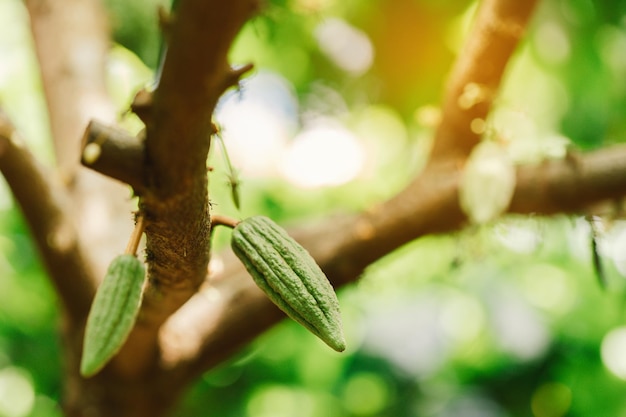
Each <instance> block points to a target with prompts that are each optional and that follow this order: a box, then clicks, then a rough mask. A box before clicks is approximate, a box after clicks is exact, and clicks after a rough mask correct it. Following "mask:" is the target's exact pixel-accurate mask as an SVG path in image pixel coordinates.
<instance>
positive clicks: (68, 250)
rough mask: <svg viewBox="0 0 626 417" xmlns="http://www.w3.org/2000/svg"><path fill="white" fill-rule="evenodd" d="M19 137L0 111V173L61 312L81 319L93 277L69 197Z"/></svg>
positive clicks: (84, 312)
mask: <svg viewBox="0 0 626 417" xmlns="http://www.w3.org/2000/svg"><path fill="white" fill-rule="evenodd" d="M17 136H18V135H17V133H16V131H15V129H14V127H13V125H12V124H11V122H10V121H9V120H8V118H7V117H6V115H5V114H4V113H3V112H2V111H0V171H2V174H3V175H4V178H5V179H6V181H7V183H8V184H9V187H11V191H12V192H13V195H14V196H15V199H16V201H17V202H18V204H19V205H20V207H21V209H22V213H23V214H24V217H25V218H26V222H27V223H28V226H29V227H30V229H31V232H32V236H33V238H34V239H35V243H36V245H37V248H38V249H39V252H40V254H41V257H42V258H43V262H44V265H45V266H46V269H47V270H48V273H49V275H50V277H51V279H52V282H53V284H54V286H55V287H56V290H57V293H58V295H59V297H60V299H61V303H62V305H63V307H64V311H65V312H66V313H67V316H68V318H69V319H70V321H71V322H72V323H80V322H81V320H82V319H83V318H84V317H85V316H86V315H87V313H88V312H89V307H90V304H91V299H92V298H93V295H94V293H95V287H94V283H95V282H96V280H95V273H94V271H93V270H91V269H89V267H88V265H90V264H89V262H86V259H85V256H84V246H83V245H82V244H81V243H80V241H79V236H78V233H77V230H76V225H75V224H74V223H73V222H72V221H71V219H72V213H73V209H72V206H71V204H70V201H71V200H70V199H69V196H68V195H67V192H66V190H65V189H64V188H63V187H62V186H61V184H59V183H57V182H55V179H56V177H55V175H54V174H52V173H50V172H48V171H47V170H45V169H44V167H43V166H41V165H40V164H38V163H37V161H35V159H34V158H33V156H32V155H31V153H30V152H28V150H27V149H26V148H25V146H24V144H23V143H22V142H21V140H20V139H19V138H18V137H17Z"/></svg>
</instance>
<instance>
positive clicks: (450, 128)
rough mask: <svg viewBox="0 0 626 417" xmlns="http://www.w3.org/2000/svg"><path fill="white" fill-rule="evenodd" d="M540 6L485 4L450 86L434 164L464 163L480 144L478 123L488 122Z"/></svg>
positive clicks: (503, 0)
mask: <svg viewBox="0 0 626 417" xmlns="http://www.w3.org/2000/svg"><path fill="white" fill-rule="evenodd" d="M536 3H537V1H536V0H529V1H518V0H483V1H482V2H481V3H480V6H479V9H478V13H477V16H476V21H475V23H474V25H473V28H472V31H471V33H470V34H469V37H468V40H467V43H466V44H465V46H464V47H463V49H462V50H461V53H460V55H459V57H458V58H457V60H456V62H455V65H454V67H453V69H452V72H451V74H450V78H449V80H448V83H447V87H446V93H445V97H444V103H443V115H442V120H441V124H440V125H439V128H438V129H437V131H436V133H435V142H434V147H433V150H432V154H431V158H432V159H431V160H432V161H433V162H434V161H435V160H439V159H440V158H441V157H445V159H446V160H449V161H453V160H457V161H458V160H463V159H465V157H466V156H467V155H468V154H469V152H470V151H471V149H472V148H473V147H474V145H476V144H477V143H478V141H479V140H480V137H481V134H482V132H481V131H480V130H477V129H476V128H475V127H474V128H472V122H473V121H474V120H482V121H485V119H486V117H487V114H488V113H489V111H490V109H491V104H492V102H493V100H494V98H495V96H496V93H497V91H498V88H499V86H500V82H501V80H502V76H503V74H504V70H505V68H506V65H507V63H508V62H509V59H510V57H511V55H512V54H513V52H514V51H515V49H516V47H517V45H518V42H519V40H520V39H521V38H522V36H523V34H524V30H525V27H526V25H527V23H528V21H529V19H530V16H531V14H532V11H533V10H534V8H535V5H536Z"/></svg>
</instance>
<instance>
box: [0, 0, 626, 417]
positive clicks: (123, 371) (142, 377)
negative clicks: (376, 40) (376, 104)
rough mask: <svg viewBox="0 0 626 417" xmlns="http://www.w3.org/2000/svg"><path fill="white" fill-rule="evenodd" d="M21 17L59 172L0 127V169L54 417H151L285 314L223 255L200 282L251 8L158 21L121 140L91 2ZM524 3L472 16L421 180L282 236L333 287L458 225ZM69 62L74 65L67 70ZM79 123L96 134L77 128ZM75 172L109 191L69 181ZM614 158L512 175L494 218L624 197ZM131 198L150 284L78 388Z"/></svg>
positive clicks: (620, 159)
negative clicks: (31, 258)
mask: <svg viewBox="0 0 626 417" xmlns="http://www.w3.org/2000/svg"><path fill="white" fill-rule="evenodd" d="M26 4H27V6H28V10H29V12H30V17H31V24H32V30H33V35H34V39H35V45H36V49H37V53H38V58H39V62H40V66H41V74H42V81H43V85H44V90H45V94H46V99H47V102H48V107H49V115H50V120H51V130H52V133H53V139H54V141H55V151H56V157H57V172H56V173H50V172H46V171H45V170H44V169H43V168H42V167H41V166H39V165H38V164H37V162H36V161H35V160H34V158H33V157H32V156H31V155H30V153H29V152H28V150H27V149H25V148H24V146H22V145H20V143H19V141H18V140H17V134H16V132H15V130H14V128H13V126H12V125H11V123H10V122H9V121H8V120H7V119H6V117H4V116H3V115H2V114H0V171H1V172H2V174H3V175H4V177H5V178H6V180H7V182H8V183H9V185H10V187H11V189H12V190H13V193H14V195H15V198H16V200H17V201H18V203H19V204H20V207H21V208H22V211H23V213H24V216H25V218H26V220H27V222H28V224H29V226H30V227H31V230H32V232H33V236H34V240H35V242H36V244H37V246H38V248H39V250H40V252H41V255H42V259H43V261H44V264H45V265H46V268H47V270H48V273H49V275H50V279H51V280H52V282H53V283H54V285H55V287H56V289H57V292H58V295H59V298H60V299H61V304H62V306H63V309H64V313H65V314H64V316H65V318H66V320H65V321H64V323H63V346H64V349H65V373H66V380H65V386H66V390H65V400H64V407H65V412H66V414H67V415H68V416H76V417H78V416H81V417H82V416H118V417H144V416H146V417H147V416H150V417H159V416H164V415H166V413H167V412H168V411H169V410H171V409H172V407H173V406H174V404H175V402H176V400H177V399H178V397H179V396H180V394H181V392H182V391H183V390H184V389H185V387H186V386H187V385H188V384H189V383H191V382H192V381H193V380H194V378H196V377H197V376H199V375H200V374H202V373H204V372H206V371H207V370H209V369H211V368H212V367H214V366H216V365H218V364H219V363H221V362H222V361H224V360H226V359H227V358H229V357H230V356H231V355H232V354H233V353H235V352H236V351H237V350H238V349H240V348H241V347H242V346H244V345H245V344H246V343H248V342H250V341H251V340H252V339H253V338H254V337H256V336H257V335H259V334H260V333H262V332H263V331H265V330H267V329H268V328H269V327H270V326H272V325H273V324H274V323H276V322H278V321H279V320H280V319H281V318H282V317H283V315H282V313H280V312H279V310H278V309H277V308H276V307H275V306H273V305H272V304H271V303H270V302H269V301H268V300H267V298H266V297H265V296H264V295H263V294H262V293H261V291H260V290H259V289H257V288H256V286H254V284H253V282H252V280H251V279H249V277H248V276H247V274H246V272H245V270H244V269H243V267H242V266H241V265H240V263H239V262H238V261H236V260H235V259H234V257H233V256H232V254H228V253H227V254H224V255H223V256H224V259H225V262H226V268H225V270H224V271H223V272H222V273H221V274H219V275H216V276H212V277H211V283H210V285H208V284H207V275H208V271H207V265H208V260H209V254H210V240H209V235H210V227H211V218H210V212H209V204H208V201H209V200H208V198H209V196H208V191H207V173H206V166H205V163H206V156H207V152H208V150H209V144H210V136H211V134H212V133H213V126H212V123H211V115H212V113H213V109H214V106H215V104H216V102H217V100H218V98H219V97H220V95H221V94H222V93H223V92H224V91H225V90H226V89H227V88H229V87H231V86H233V85H235V84H237V82H238V80H239V78H240V77H241V75H242V74H243V73H244V72H245V70H247V69H249V67H244V68H242V69H239V70H233V69H232V68H231V66H230V65H229V63H228V62H227V52H228V50H229V47H230V45H231V43H232V42H233V39H234V37H235V36H236V34H237V32H238V31H239V30H240V28H241V27H242V25H243V24H244V22H245V21H246V20H247V19H249V18H250V17H251V16H253V15H254V13H255V12H256V11H257V9H258V7H259V5H258V4H257V2H256V1H255V0H233V1H220V0H181V1H180V6H179V8H178V10H177V12H176V14H175V15H173V16H171V17H170V19H169V21H168V22H167V24H166V25H165V26H166V27H167V28H168V31H167V35H168V36H167V37H168V40H169V48H168V50H169V52H168V56H167V58H166V61H165V65H164V68H163V72H162V77H161V82H160V85H159V87H158V88H157V90H156V91H155V92H154V94H153V96H152V97H150V100H147V101H146V102H145V103H143V104H142V106H141V112H140V113H141V115H140V116H141V118H142V120H144V121H145V122H146V132H145V137H143V136H142V137H140V138H135V137H130V136H128V135H126V134H125V133H124V132H121V131H119V130H118V129H115V128H114V127H113V126H110V125H109V124H112V123H113V119H114V118H113V110H112V108H113V107H112V105H111V102H110V100H109V98H108V96H107V94H106V91H105V89H104V76H103V74H104V71H103V65H104V57H105V54H106V49H107V42H108V39H109V33H108V26H107V24H106V20H105V19H104V16H105V14H104V13H103V9H102V6H101V4H100V3H99V2H98V1H97V0H86V1H84V0H55V1H52V0H27V1H26ZM534 6H535V1H526V2H523V1H518V0H485V1H484V2H482V3H481V6H480V8H479V11H478V13H477V17H476V21H475V26H474V29H473V31H472V34H471V36H470V38H469V41H468V44H467V45H466V47H465V48H464V49H463V50H462V53H461V54H460V56H459V58H458V61H457V63H456V65H455V67H454V69H453V71H452V73H451V76H450V79H449V81H448V86H447V89H446V93H445V97H444V102H443V118H442V122H441V124H440V126H439V127H438V129H437V131H436V133H435V142H434V147H433V151H432V156H431V159H430V162H429V164H428V165H427V166H426V168H425V169H424V170H423V171H422V172H421V173H420V174H419V176H418V177H416V178H415V179H414V180H413V181H412V182H411V183H410V184H408V185H407V187H406V188H405V189H404V190H403V191H401V192H400V193H398V195H396V196H394V197H393V198H391V199H390V200H388V201H384V202H381V203H380V204H378V205H376V206H374V207H372V208H371V209H370V210H367V211H366V212H363V213H360V214H358V215H349V216H348V215H346V216H337V218H335V219H333V221H328V222H326V223H325V224H322V225H319V224H316V225H310V226H308V227H307V226H306V225H305V226H304V227H301V228H298V229H297V230H294V231H293V233H294V235H295V236H296V238H297V239H298V240H299V241H300V242H301V243H302V244H303V245H304V246H305V247H307V248H308V249H309V250H310V252H311V253H312V255H313V256H314V258H315V259H316V260H317V261H318V262H319V264H320V265H321V267H322V269H323V270H324V271H325V272H326V274H327V275H328V277H329V278H330V279H331V281H332V282H333V284H334V285H335V286H336V287H339V286H342V285H345V284H347V283H349V282H352V281H354V280H356V279H357V278H358V277H359V275H360V274H361V273H362V271H363V270H364V268H366V267H367V266H368V265H369V264H371V263H372V262H374V261H376V260H377V259H379V258H380V257H382V256H384V255H385V254H387V253H389V252H391V251H393V250H395V249H397V248H398V247H400V246H401V245H403V244H405V243H407V242H409V241H411V240H413V239H416V238H418V237H420V236H424V235H427V234H431V233H442V232H449V231H453V230H458V229H460V228H462V227H464V226H465V224H466V222H467V220H466V217H465V215H464V214H463V212H462V210H461V209H460V207H459V202H458V187H459V179H460V168H459V167H460V166H461V165H460V164H461V163H462V162H463V161H464V160H465V158H466V157H467V155H468V154H469V152H470V151H471V149H472V148H473V146H474V145H475V144H476V143H477V142H478V140H479V137H480V136H479V132H477V130H476V129H475V124H474V123H473V122H474V121H476V120H485V119H486V117H487V115H488V113H489V111H490V108H491V104H492V102H493V98H494V97H495V95H496V94H497V91H498V88H499V85H500V82H501V80H502V77H503V74H504V71H505V69H506V64H507V62H508V61H509V59H510V57H511V55H512V54H513V53H514V51H515V49H516V47H517V44H518V42H519V40H520V39H521V38H522V35H523V32H524V28H525V27H526V25H527V23H528V20H529V18H530V16H531V14H532V10H533V8H534ZM68 29H69V30H68ZM87 49H88V50H89V54H86V55H85V53H84V51H85V50H87ZM76 54H82V55H81V57H83V58H84V57H85V56H86V57H87V58H86V59H76ZM138 112H139V110H138ZM93 119H97V120H99V122H95V121H92V122H91V123H89V124H88V122H89V121H90V120H93ZM85 126H87V130H86V131H85V130H84V129H85ZM473 126H474V127H473ZM81 138H82V142H83V144H82V147H81V145H80V142H81ZM89 144H92V145H97V147H98V151H99V153H98V154H97V157H95V158H90V157H86V155H87V154H85V153H81V151H82V149H83V148H84V147H85V146H87V145H89ZM81 155H82V157H81ZM81 159H82V163H83V164H84V165H85V166H87V167H88V168H91V169H93V170H96V171H99V172H100V173H102V174H105V175H107V176H109V177H111V178H113V179H114V180H111V179H108V178H105V177H104V176H101V175H98V174H95V173H94V172H93V171H91V170H87V169H85V168H81V167H80V165H79V164H80V161H81ZM625 161H626V146H616V147H614V148H611V149H605V150H600V151H597V152H594V153H590V154H586V155H579V156H576V157H575V158H568V159H565V160H558V161H547V162H545V163H543V164H541V165H536V166H524V167H520V168H519V169H518V173H517V188H516V191H515V195H514V197H513V201H512V202H511V205H510V208H509V211H510V212H515V213H534V214H553V213H559V212H562V213H568V212H578V211H580V210H583V209H585V207H587V206H589V205H590V204H593V203H597V202H601V201H604V200H607V199H614V198H620V197H623V196H624V195H625V194H626V162H625ZM57 178H61V180H57ZM124 183H125V184H124ZM126 184H127V185H126ZM128 185H130V186H132V188H133V189H134V192H135V193H136V194H137V195H139V197H140V199H139V209H140V210H141V211H142V212H143V215H144V217H145V221H146V242H145V244H146V253H147V259H146V261H147V264H148V280H149V282H148V286H147V290H146V293H145V297H144V303H143V306H142V311H141V313H140V317H139V320H138V322H137V325H136V327H135V329H134V330H133V332H132V334H131V336H130V337H129V339H128V341H127V343H126V345H125V346H124V348H123V349H122V350H121V352H120V353H119V354H118V355H117V357H116V358H115V359H114V360H113V361H112V362H111V363H110V364H109V365H108V366H107V367H105V369H104V370H103V371H102V372H101V373H99V374H98V375H96V376H94V377H93V378H90V379H83V378H81V377H80V376H79V373H78V364H79V362H80V360H79V359H80V354H81V349H82V336H83V326H84V322H85V319H86V316H87V313H88V309H89V305H90V303H91V299H92V297H93V294H94V292H95V286H96V282H97V278H98V277H101V276H103V272H104V269H105V268H106V265H107V264H108V262H109V261H110V260H111V259H112V258H113V256H114V255H116V254H117V253H120V252H121V251H122V249H123V247H124V242H125V241H126V239H127V237H128V235H129V234H130V230H131V228H132V215H131V208H132V205H131V202H130V198H129V197H130V189H129V187H128ZM94 209H96V210H94ZM94 211H96V212H99V213H101V214H100V215H99V216H98V218H97V219H94V218H93V217H90V216H89V213H93V212H94ZM338 229H341V230H342V233H341V234H337V233H336V231H337V230H338ZM329 236H330V237H329ZM96 253H97V254H98V256H96ZM207 294H209V295H210V294H213V295H215V294H219V297H215V296H207Z"/></svg>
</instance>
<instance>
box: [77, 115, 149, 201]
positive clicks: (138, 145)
mask: <svg viewBox="0 0 626 417" xmlns="http://www.w3.org/2000/svg"><path fill="white" fill-rule="evenodd" d="M82 149H83V151H82V154H81V163H82V164H83V165H84V166H86V167H88V168H91V169H93V170H95V171H98V172H99V173H101V174H104V175H107V176H109V177H111V178H115V179H116V180H119V181H122V182H124V183H127V184H128V185H130V186H131V187H133V189H134V190H135V192H136V193H140V192H141V190H143V189H144V188H145V184H144V180H143V167H144V141H143V140H142V139H141V138H140V137H137V136H132V135H130V134H129V133H128V132H126V131H125V130H122V129H118V128H114V127H111V126H107V125H104V124H102V123H100V122H98V121H95V120H92V121H91V122H89V125H87V129H86V130H85V133H84V134H83V141H82Z"/></svg>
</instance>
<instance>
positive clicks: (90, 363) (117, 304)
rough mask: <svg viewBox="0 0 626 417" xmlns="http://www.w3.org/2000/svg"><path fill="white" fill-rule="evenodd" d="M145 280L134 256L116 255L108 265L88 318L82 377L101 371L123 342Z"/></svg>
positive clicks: (140, 265) (137, 308) (135, 312)
mask: <svg viewBox="0 0 626 417" xmlns="http://www.w3.org/2000/svg"><path fill="white" fill-rule="evenodd" d="M144 277H145V269H144V266H143V264H142V262H141V261H140V260H139V259H137V258H136V257H135V256H134V255H129V254H124V255H119V256H117V257H115V259H113V261H112V262H111V264H110V265H109V268H108V270H107V273H106V275H105V277H104V280H103V281H102V283H101V284H100V286H99V287H98V290H97V291H96V295H95V297H94V300H93V303H92V304H91V309H90V311H89V316H88V317H87V325H86V327H85V338H84V342H83V356H82V358H81V363H80V373H81V375H83V376H85V377H89V376H92V375H94V374H96V373H97V372H98V371H100V369H102V367H103V366H104V365H106V364H107V362H108V361H109V360H110V359H111V358H112V357H113V356H114V355H115V354H116V353H117V352H118V351H119V349H120V348H121V347H122V345H123V344H124V342H125V341H126V338H127V337H128V334H129V333H130V331H131V330H132V328H133V326H134V325H135V320H136V319H137V313H138V312H139V307H140V306H141V296H142V288H143V283H144Z"/></svg>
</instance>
